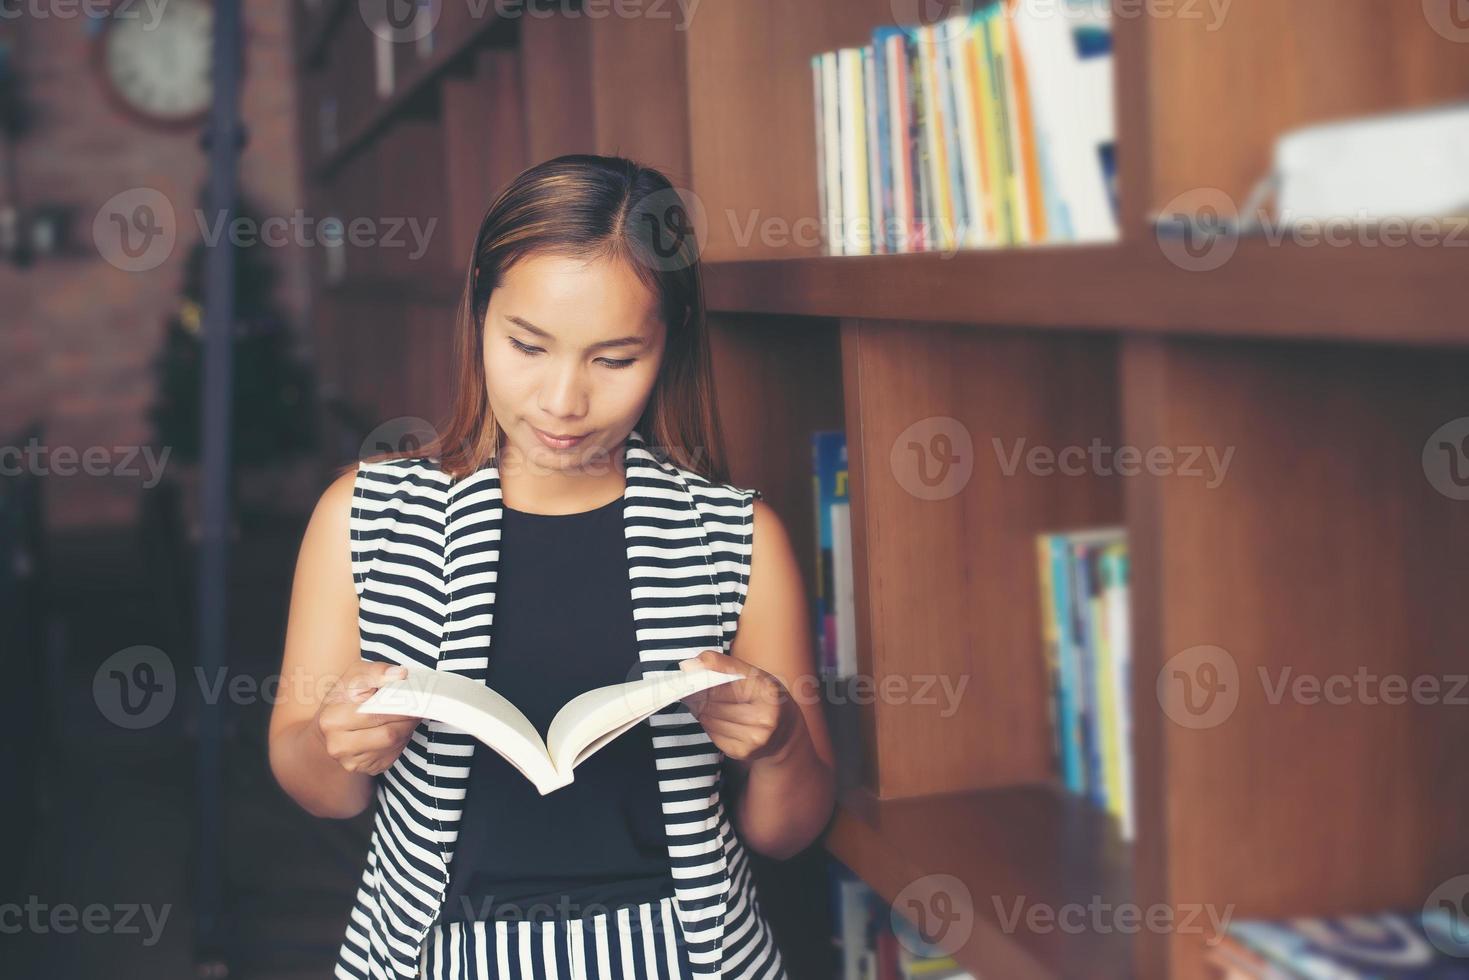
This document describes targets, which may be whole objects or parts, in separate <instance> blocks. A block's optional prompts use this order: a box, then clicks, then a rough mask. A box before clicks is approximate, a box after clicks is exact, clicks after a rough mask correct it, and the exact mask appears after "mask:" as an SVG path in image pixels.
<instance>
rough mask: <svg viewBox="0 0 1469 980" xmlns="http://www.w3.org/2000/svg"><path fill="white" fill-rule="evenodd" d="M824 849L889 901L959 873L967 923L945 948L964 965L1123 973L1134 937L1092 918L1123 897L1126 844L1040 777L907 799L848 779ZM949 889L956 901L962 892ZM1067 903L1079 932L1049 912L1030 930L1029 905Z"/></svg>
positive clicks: (984, 969)
mask: <svg viewBox="0 0 1469 980" xmlns="http://www.w3.org/2000/svg"><path fill="white" fill-rule="evenodd" d="M826 846H827V849H828V850H829V851H830V852H831V854H832V855H833V856H834V857H835V858H837V860H839V861H841V862H842V863H843V864H845V865H847V866H848V867H849V868H851V869H852V870H853V871H854V872H855V873H856V874H857V875H858V876H859V877H861V878H862V879H863V880H864V881H866V882H867V883H868V884H869V885H870V886H872V888H874V889H875V890H876V891H877V892H878V893H879V894H881V895H882V897H883V899H884V900H885V901H887V902H889V903H892V902H894V901H895V900H896V899H897V896H898V894H899V893H900V892H902V891H903V889H904V888H907V887H908V886H909V885H911V884H912V883H913V882H915V881H918V880H919V879H922V878H924V877H925V876H929V875H953V876H954V877H956V878H958V879H959V880H960V881H961V882H963V883H964V887H965V889H967V890H968V893H969V894H968V902H967V908H968V911H969V912H971V913H972V921H973V923H974V927H973V932H972V934H971V937H970V939H969V940H968V942H967V943H966V944H965V945H963V946H962V947H961V948H960V949H959V950H958V951H956V952H955V954H954V957H955V959H957V960H958V961H959V963H960V964H961V965H962V966H964V967H965V968H966V969H968V970H970V971H971V972H974V973H976V974H979V975H983V976H991V977H1005V978H1006V980H1058V978H1069V977H1080V976H1085V977H1089V978H1094V980H1110V978H1114V977H1115V978H1122V977H1129V976H1131V975H1132V936H1131V935H1130V934H1128V933H1126V932H1124V931H1122V930H1119V929H1107V930H1096V929H1093V928H1091V925H1090V923H1091V922H1092V921H1093V911H1092V910H1093V909H1094V908H1100V909H1102V913H1103V916H1104V918H1103V920H1102V921H1104V922H1112V921H1114V920H1113V919H1112V918H1110V916H1111V911H1110V909H1115V908H1116V906H1118V905H1119V904H1121V903H1125V902H1130V901H1131V849H1130V848H1129V847H1128V846H1127V845H1126V844H1124V843H1123V842H1122V841H1121V840H1120V839H1119V838H1118V837H1117V836H1116V833H1115V831H1114V830H1113V824H1112V821H1111V820H1110V818H1108V817H1107V816H1106V815H1105V814H1103V813H1100V812H1099V811H1097V810H1096V808H1095V807H1093V806H1091V805H1090V804H1088V803H1086V802H1085V801H1083V800H1079V799H1076V798H1073V797H1070V796H1068V795H1066V794H1064V793H1061V792H1060V791H1058V790H1055V789H1052V788H1051V787H1049V786H1023V787H1016V788H1008V789H1002V790H984V791H977V792H968V793H955V794H944V795H939V796H928V797H918V798H912V799H904V800H879V799H877V798H876V797H874V796H873V795H872V794H871V793H870V792H868V791H867V790H865V789H861V788H850V787H849V788H844V789H843V790H842V791H841V797H840V802H839V804H838V807H837V815H836V817H835V819H834V820H833V823H832V826H831V828H830V830H829V831H828V835H827V839H826ZM948 897H949V899H950V900H951V901H952V902H953V906H954V909H955V911H960V912H962V911H963V910H964V909H963V906H964V905H965V897H964V896H963V895H955V894H949V896H948ZM1101 903H1106V904H1105V905H1102V904H1101ZM1073 906H1079V907H1080V908H1081V909H1082V910H1083V911H1081V912H1075V911H1073V912H1071V913H1070V917H1069V918H1068V919H1067V920H1066V921H1067V922H1068V923H1071V924H1072V925H1074V923H1075V917H1076V916H1077V915H1081V916H1082V917H1083V918H1082V919H1081V921H1082V923H1083V925H1084V928H1083V929H1081V930H1080V931H1078V930H1076V929H1075V928H1072V927H1071V926H1068V927H1067V928H1062V927H1061V926H1060V925H1059V924H1057V922H1056V920H1055V919H1054V918H1053V919H1052V920H1051V924H1050V926H1049V927H1047V926H1046V925H1045V923H1044V922H1043V921H1042V920H1041V919H1039V918H1037V919H1035V920H1034V921H1035V922H1036V923H1038V928H1036V929H1034V930H1032V929H1031V927H1030V925H1029V922H1028V918H1027V916H1028V915H1029V914H1030V912H1031V910H1032V909H1033V908H1043V909H1047V910H1050V912H1051V913H1052V914H1053V915H1055V914H1057V913H1060V912H1061V911H1062V910H1063V908H1068V907H1073ZM1109 907H1110V909H1109ZM1017 908H1018V910H1019V912H1020V915H1019V918H1018V919H1015V918H1014V913H1015V912H1016V910H1017Z"/></svg>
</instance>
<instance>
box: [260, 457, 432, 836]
mask: <svg viewBox="0 0 1469 980" xmlns="http://www.w3.org/2000/svg"><path fill="white" fill-rule="evenodd" d="M355 477H356V473H355V471H353V472H348V473H346V474H344V475H342V476H341V477H339V478H338V479H337V480H335V481H334V482H333V483H332V485H331V486H330V487H328V488H327V490H326V492H325V493H323V494H322V496H321V500H320V501H319V502H318V503H317V505H316V509H315V511H314V512H313V513H312V515H311V520H310V522H309V523H308V524H307V527H306V534H305V536H304V538H303V539H302V542H301V550H300V553H299V555H298V556H297V559H296V574H295V580H294V582H293V584H292V587H291V607H290V614H289V620H288V622H287V626H286V647H285V655H284V658H283V661H282V664H281V680H280V697H279V699H278V700H277V701H276V704H275V707H274V709H273V710H272V712H271V716H270V769H271V772H272V773H274V775H275V778H276V781H277V782H278V783H280V785H281V788H282V789H284V790H285V791H286V793H287V794H288V795H289V796H290V797H291V798H292V799H294V800H295V801H296V802H297V803H299V804H301V806H302V807H304V808H305V809H306V810H307V812H309V813H311V814H313V815H314V816H318V817H334V818H341V819H345V818H349V817H355V816H356V815H357V814H359V813H361V812H362V811H364V810H365V809H367V807H368V806H369V805H370V804H371V803H372V795H373V782H372V777H373V775H374V774H375V773H376V772H380V771H382V769H385V768H386V767H387V766H388V765H390V764H391V763H392V760H393V759H394V758H396V757H397V754H398V751H399V750H401V748H402V743H403V742H404V741H406V739H407V737H408V736H409V735H411V733H412V729H413V727H414V725H415V724H416V722H417V719H406V720H405V719H403V718H401V716H398V715H356V714H355V711H356V708H355V705H356V704H357V703H360V702H361V701H363V700H366V698H367V697H368V696H370V695H371V694H372V692H373V691H374V690H376V689H377V687H378V686H379V685H380V684H381V683H383V681H384V679H386V678H388V677H391V676H392V674H391V673H390V668H389V665H388V664H383V663H369V662H367V661H364V660H362V656H361V647H360V645H359V642H358V627H357V592H356V589H355V587H354V586H353V582H352V565H351V557H350V546H349V537H348V527H349V526H348V518H349V515H350V512H351V506H352V484H353V480H354V479H355ZM400 736H401V740H400ZM395 745H396V748H395ZM385 756H390V757H388V758H386V761H384V757H385Z"/></svg>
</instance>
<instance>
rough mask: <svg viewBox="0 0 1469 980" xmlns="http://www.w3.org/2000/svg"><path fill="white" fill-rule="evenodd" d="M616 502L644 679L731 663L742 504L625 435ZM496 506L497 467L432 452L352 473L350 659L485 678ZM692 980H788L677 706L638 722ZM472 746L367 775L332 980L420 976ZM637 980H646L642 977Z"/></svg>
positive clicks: (451, 739) (427, 740) (422, 730)
mask: <svg viewBox="0 0 1469 980" xmlns="http://www.w3.org/2000/svg"><path fill="white" fill-rule="evenodd" d="M625 471H626V480H627V486H626V489H625V491H624V493H623V503H624V507H623V512H624V516H625V535H626V541H627V555H628V570H629V579H630V580H629V588H630V590H631V594H632V603H633V615H634V621H635V624H636V629H637V642H638V657H639V664H638V665H637V667H638V669H637V670H636V671H635V673H637V674H638V675H641V674H644V673H646V672H648V671H657V670H676V669H678V662H679V661H681V660H684V659H687V658H689V657H694V656H697V655H698V654H699V652H700V651H702V650H706V649H712V650H719V651H722V652H724V653H729V652H730V643H731V642H732V641H733V639H734V631H735V629H736V628H737V626H738V621H739V614H740V610H741V608H742V607H743V604H744V598H745V590H746V585H747V583H748V580H749V570H750V553H751V529H752V521H753V515H754V509H753V508H754V500H755V499H756V498H757V497H758V496H759V495H760V494H759V491H754V490H742V489H739V488H736V487H734V486H731V485H728V484H716V483H712V482H710V481H709V480H707V479H706V478H704V477H702V476H700V475H699V474H697V473H694V472H692V471H690V470H687V469H684V468H682V467H679V466H677V465H674V464H673V463H670V462H667V461H664V460H660V459H658V458H657V457H655V456H654V455H653V454H652V453H651V452H650V451H649V450H648V448H647V445H646V443H645V441H644V439H643V437H642V435H641V434H640V433H639V432H637V431H636V430H634V431H633V432H632V433H631V434H630V435H629V437H628V440H627V447H626V453H625ZM502 513H503V508H502V504H501V495H500V479H499V471H498V469H497V468H496V465H495V461H494V460H491V461H490V462H489V463H488V464H487V465H486V466H484V467H483V468H481V469H480V470H478V471H477V472H475V473H472V474H470V475H468V476H466V477H464V478H463V479H461V480H460V481H458V482H457V483H451V481H450V479H449V477H448V476H447V475H446V474H444V473H442V472H440V471H439V469H438V467H437V466H436V465H435V461H434V460H432V459H427V458H416V459H397V460H387V461H383V462H378V463H365V464H361V465H359V467H358V473H357V478H356V486H355V491H354V505H353V508H352V515H351V538H352V542H351V549H352V572H353V578H354V579H355V581H356V588H357V595H358V602H359V609H360V615H359V622H360V627H361V638H362V656H363V657H365V658H367V659H370V660H383V661H388V662H393V663H409V662H412V663H417V664H421V665H424V666H428V667H433V668H436V669H439V670H448V671H453V672H455V673H459V674H463V675H465V676H468V677H473V678H476V679H479V680H483V679H484V678H485V676H486V666H487V664H488V654H489V649H490V641H491V629H490V627H491V625H492V624H493V622H494V602H495V583H496V578H497V571H498V564H499V556H500V554H499V541H500V527H501V518H502ZM647 724H648V725H649V726H650V728H649V735H650V737H651V738H652V739H653V745H654V752H655V756H656V760H657V766H658V769H659V771H660V779H659V783H658V786H659V790H660V793H661V797H662V807H663V813H664V820H665V828H666V830H667V837H668V855H669V860H670V862H671V865H672V870H673V877H674V885H675V894H674V898H673V899H672V903H671V904H672V906H673V911H674V913H675V914H676V916H677V918H678V926H679V931H680V934H681V936H682V937H683V939H684V940H685V941H686V943H687V950H686V953H687V958H688V961H689V963H690V964H691V965H692V968H693V971H694V978H693V980H713V978H731V980H783V978H784V976H785V971H784V966H783V964H782V961H781V956H780V952H779V950H778V949H777V948H776V946H775V941H774V937H773V936H772V934H771V932H770V928H769V925H768V923H767V922H766V920H765V918H764V916H763V914H762V913H761V910H760V905H759V901H758V898H757V896H756V893H755V887H754V882H753V879H752V877H751V875H750V868H749V861H748V859H747V856H746V853H745V848H744V846H743V843H742V842H741V841H740V839H739V838H738V836H737V835H736V834H735V833H734V830H733V827H732V826H731V824H730V822H729V820H728V817H727V815H726V813H725V810H724V805H723V801H722V799H721V797H720V792H719V786H720V774H721V768H720V767H721V763H722V761H723V754H722V753H721V752H720V751H719V749H718V747H717V746H715V745H714V743H713V741H712V740H711V739H710V738H709V736H708V734H707V733H706V732H705V731H704V730H703V728H702V727H701V726H700V725H699V724H698V722H697V721H695V720H694V718H693V716H692V715H691V714H689V712H688V711H687V709H686V708H684V706H683V705H682V704H681V703H677V702H676V703H675V704H673V705H670V706H669V707H667V708H664V709H663V710H661V711H659V712H658V713H656V714H654V715H653V716H652V717H650V718H649V719H648V721H647ZM477 744H478V743H477V742H476V741H475V740H474V739H473V738H472V737H470V736H468V735H465V734H463V733H461V732H459V731H458V730H457V729H454V728H452V727H450V726H447V725H444V724H442V723H439V722H424V723H423V724H420V725H419V727H418V729H417V730H416V731H415V732H414V733H413V737H412V739H411V740H410V742H409V744H408V745H407V746H406V747H405V749H404V751H403V754H402V755H401V756H400V757H399V758H398V761H397V762H395V763H394V764H393V766H392V767H391V768H390V769H389V770H388V771H387V772H385V773H383V774H382V775H381V776H379V777H377V783H378V790H377V810H376V816H375V818H374V822H373V834H372V840H371V842H370V845H369V851H368V855H367V867H366V868H365V869H364V871H363V876H362V882H361V884H360V886H359V888H358V892H357V899H356V904H355V907H354V908H353V910H352V917H351V921H350V922H349V924H348V928H347V936H346V939H345V941H344V942H343V944H342V947H341V951H340V954H339V956H338V959H337V965H336V975H337V976H338V977H342V978H363V980H388V978H391V977H400V978H412V977H416V976H418V973H419V968H420V966H421V962H420V961H421V956H420V953H421V950H422V948H423V944H424V940H425V937H426V936H427V934H428V932H429V929H430V925H431V924H432V922H433V919H434V917H435V916H436V914H437V913H438V910H439V906H440V904H441V903H442V901H443V897H444V893H445V890H446V888H447V886H448V872H447V869H448V868H449V867H450V862H451V861H452V859H453V855H454V846H455V843H456V842H457V840H458V836H459V826H458V825H459V819H460V816H461V815H462V813H463V805H464V791H465V787H466V785H467V783H468V779H469V768H470V760H471V757H472V754H473V752H474V750H475V746H476V745H477ZM649 980H653V978H652V977H650V978H649Z"/></svg>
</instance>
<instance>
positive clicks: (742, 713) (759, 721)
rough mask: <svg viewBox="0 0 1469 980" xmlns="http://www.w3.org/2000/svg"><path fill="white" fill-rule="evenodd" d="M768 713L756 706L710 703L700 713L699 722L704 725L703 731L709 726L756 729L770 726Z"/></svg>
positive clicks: (762, 707)
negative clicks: (749, 727)
mask: <svg viewBox="0 0 1469 980" xmlns="http://www.w3.org/2000/svg"><path fill="white" fill-rule="evenodd" d="M768 712H769V709H768V708H766V707H764V706H762V705H758V704H749V703H731V702H724V703H715V702H710V703H709V704H707V705H705V706H704V710H703V711H702V712H701V713H700V715H699V722H700V723H701V724H703V725H704V727H705V730H708V727H709V725H711V724H722V725H749V726H751V727H758V726H761V725H768V724H770V722H769V721H768V719H769V714H768Z"/></svg>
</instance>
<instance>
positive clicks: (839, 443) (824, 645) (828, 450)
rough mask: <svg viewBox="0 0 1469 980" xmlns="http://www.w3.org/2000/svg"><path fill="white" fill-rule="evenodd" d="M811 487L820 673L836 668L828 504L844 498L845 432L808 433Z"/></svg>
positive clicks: (814, 615) (814, 597)
mask: <svg viewBox="0 0 1469 980" xmlns="http://www.w3.org/2000/svg"><path fill="white" fill-rule="evenodd" d="M811 489H812V496H813V498H814V504H815V507H816V594H815V596H813V597H812V599H813V602H812V605H813V610H812V614H813V619H812V623H813V625H814V626H815V628H816V642H817V650H818V651H819V652H820V667H821V671H822V672H823V673H834V672H836V670H837V646H836V607H835V604H834V601H833V595H834V589H833V583H834V582H835V581H836V579H835V577H834V572H833V568H832V560H831V543H832V533H831V505H832V504H833V503H837V502H839V501H843V500H846V499H847V434H846V432H844V431H842V430H840V429H836V430H831V431H826V432H813V433H811Z"/></svg>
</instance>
